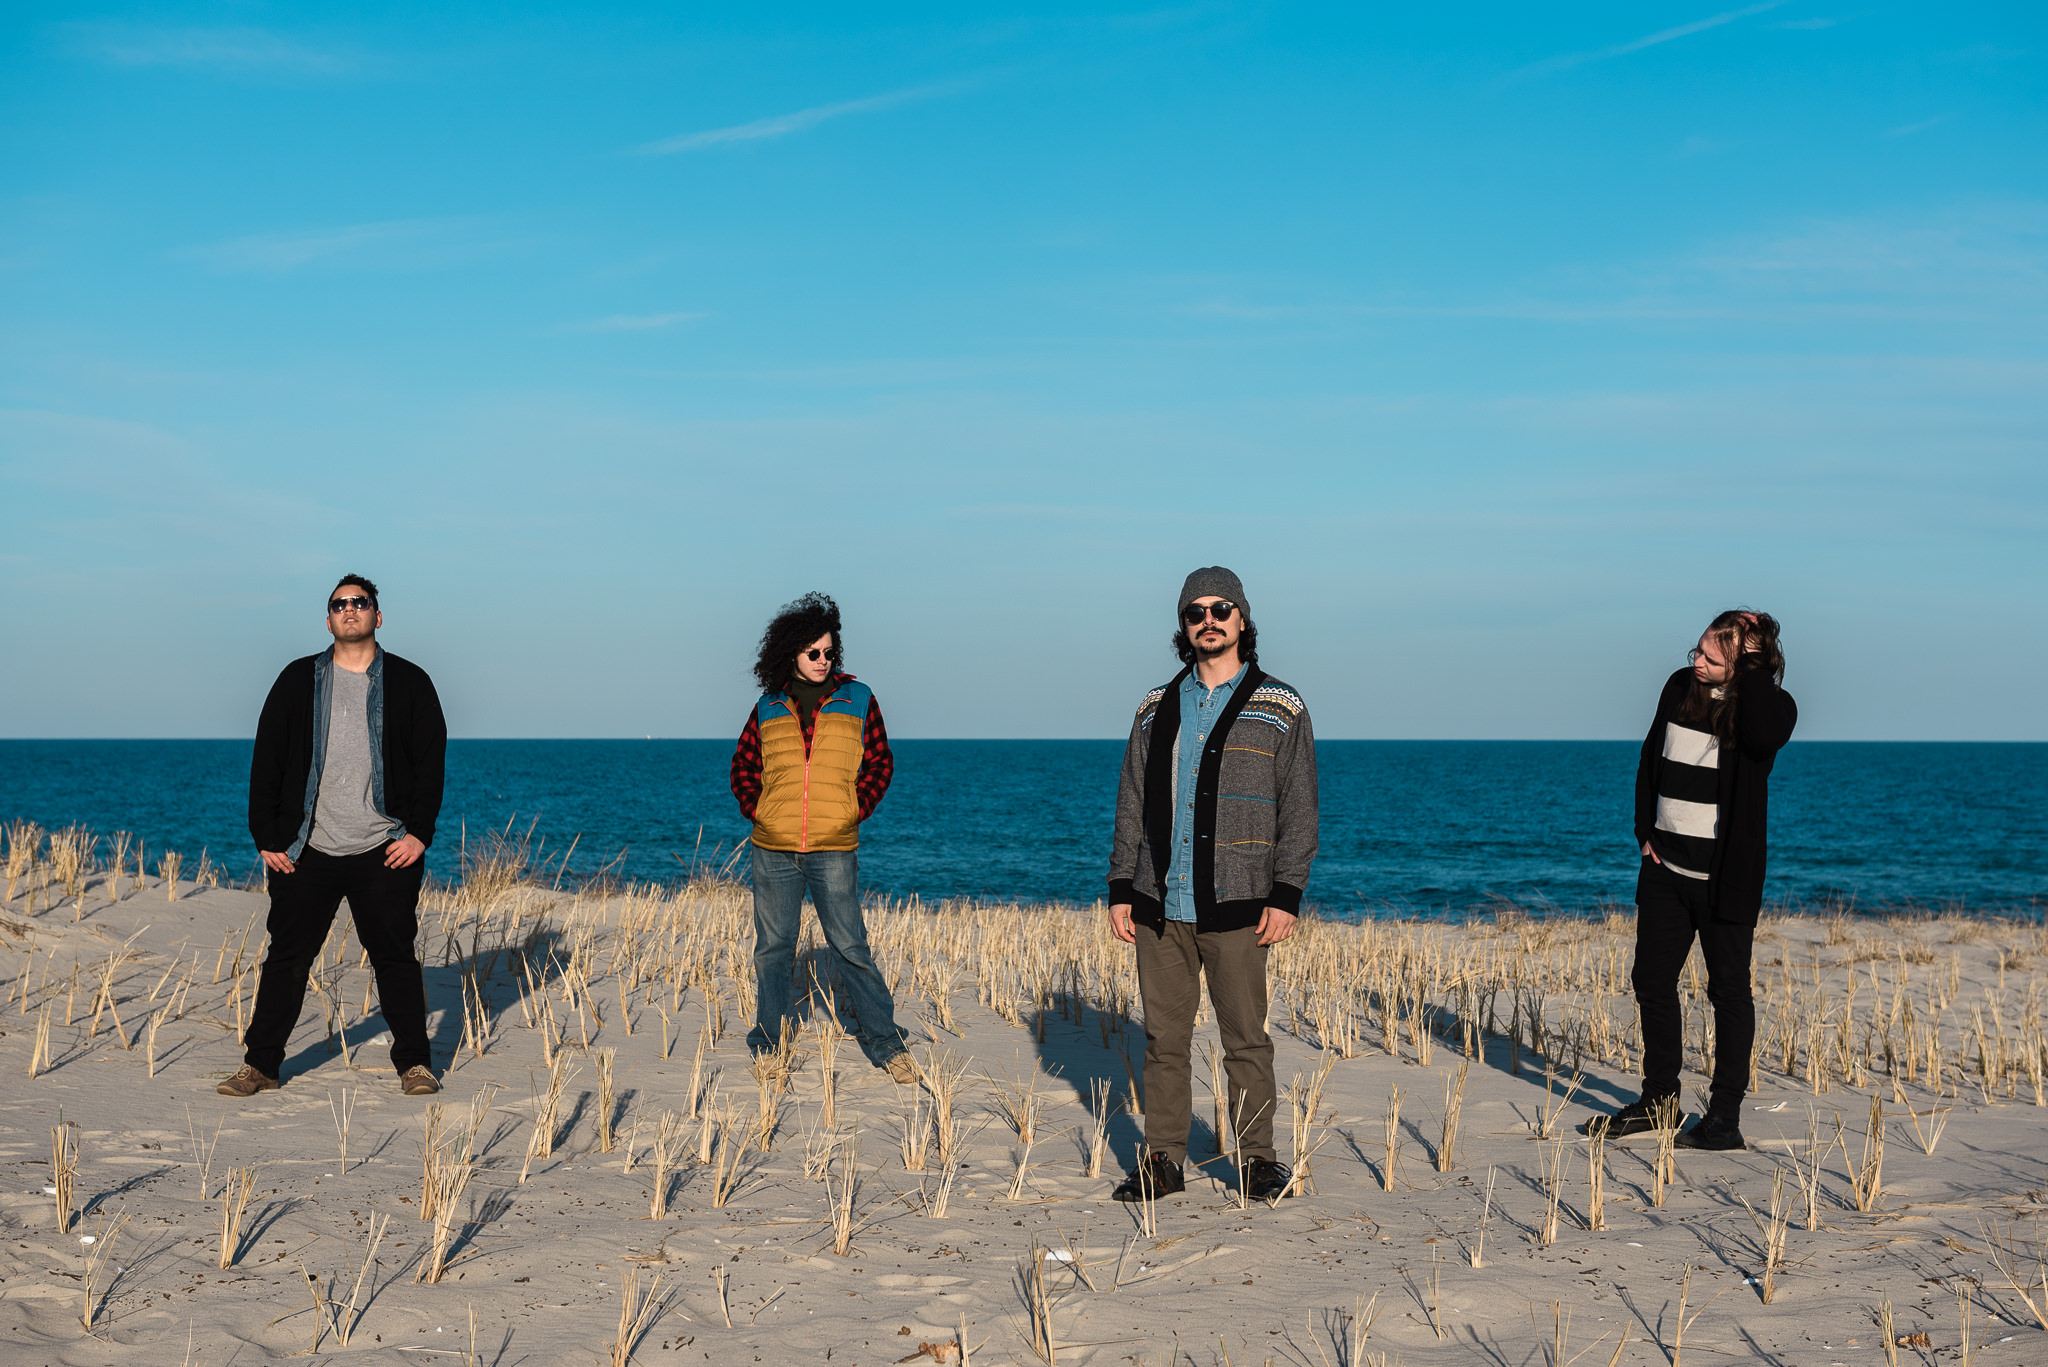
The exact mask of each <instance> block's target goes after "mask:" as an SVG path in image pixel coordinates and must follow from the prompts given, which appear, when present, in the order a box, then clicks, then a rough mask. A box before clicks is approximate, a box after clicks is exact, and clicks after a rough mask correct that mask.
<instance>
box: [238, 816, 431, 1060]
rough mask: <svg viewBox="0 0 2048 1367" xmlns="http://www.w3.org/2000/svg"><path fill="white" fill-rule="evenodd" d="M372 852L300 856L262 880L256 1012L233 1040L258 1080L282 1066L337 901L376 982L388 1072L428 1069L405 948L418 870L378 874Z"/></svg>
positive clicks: (420, 985)
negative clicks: (262, 939)
mask: <svg viewBox="0 0 2048 1367" xmlns="http://www.w3.org/2000/svg"><path fill="white" fill-rule="evenodd" d="M390 848H391V847H390V845H388V844H385V845H380V846H378V847H377V848H376V849H374V850H365V851H364V852H363V853H361V854H350V855H332V854H322V853H320V851H318V850H316V849H314V848H313V847H312V846H310V845H309V846H307V847H306V850H305V852H304V853H303V854H301V855H300V856H299V858H298V861H297V867H296V868H295V869H294V870H293V871H292V872H291V873H272V874H271V875H270V919H269V920H268V921H267V922H265V928H266V929H268V930H269V931H270V952H269V953H267V954H265V955H264V956H263V976H262V977H261V978H260V979H259V980H258V982H257V986H256V1011H255V1014H254V1015H253V1016H251V1018H250V1020H249V1029H248V1033H247V1034H245V1035H244V1036H243V1037H242V1044H243V1048H244V1050H245V1052H244V1054H243V1056H242V1057H243V1062H245V1063H247V1064H248V1065H249V1066H250V1067H252V1068H255V1069H257V1070H258V1071H259V1072H261V1073H263V1074H264V1076H266V1077H276V1076H277V1075H278V1069H280V1068H282V1067H283V1066H284V1052H285V1046H286V1045H287V1044H288V1043H290V1041H291V1035H292V1027H293V1026H295V1025H297V1024H298V1023H299V1011H300V1010H301V1009H302V1008H303V1007H304V1006H305V1004H306V975H307V973H308V972H310V971H311V969H312V967H313V960H314V959H315V958H316V957H318V955H319V953H320V946H321V944H322V943H324V942H325V941H326V939H327V931H328V928H329V927H330V926H332V925H333V924H334V913H335V911H336V910H337V909H338V908H339V907H340V906H341V900H342V898H344V897H346V898H347V899H348V909H349V914H350V916H352V917H353V918H354V919H355V925H356V939H358V940H360V941H361V942H362V945H363V948H364V949H366V950H368V951H369V953H370V967H371V968H372V969H374V970H375V971H376V974H377V1004H378V1006H379V1007H380V1008H381V1009H382V1010H383V1013H384V1024H385V1026H386V1027H387V1028H388V1029H389V1030H390V1031H391V1066H392V1067H394V1068H396V1069H397V1070H398V1071H399V1072H401V1073H402V1072H404V1071H405V1070H406V1069H408V1068H410V1067H412V1066H414V1065H415V1064H424V1065H425V1066H427V1067H429V1068H431V1067H432V1066H433V1062H434V1059H433V1051H432V1049H431V1048H430V1047H429V1045H428V1043H427V985H426V980H425V979H424V978H423V977H422V975H421V973H420V961H419V957H418V956H417V955H416V954H415V953H414V952H413V940H414V938H415V937H416V936H417V935H418V934H419V916H418V911H419V904H420V881H421V879H423V878H424V877H425V876H426V867H427V861H426V860H425V859H418V860H415V861H414V862H413V863H412V865H411V866H410V867H409V868H403V869H387V868H385V867H384V854H385V851H387V850H389V849H390Z"/></svg>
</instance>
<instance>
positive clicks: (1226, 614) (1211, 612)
mask: <svg viewBox="0 0 2048 1367" xmlns="http://www.w3.org/2000/svg"><path fill="white" fill-rule="evenodd" d="M1236 611H1237V604H1235V603H1233V602H1231V601H1229V600H1228V599H1225V600H1224V601H1223V602H1220V603H1190V604H1188V605H1187V606H1186V607H1184V608H1182V609H1181V610H1180V619H1181V621H1183V622H1186V623H1187V624H1188V625H1189V626H1195V625H1197V624H1199V623H1200V622H1201V620H1202V619H1203V618H1204V617H1214V618H1215V619H1216V620H1217V621H1219V622H1227V621H1229V620H1230V616H1231V614H1232V613H1234V612H1236Z"/></svg>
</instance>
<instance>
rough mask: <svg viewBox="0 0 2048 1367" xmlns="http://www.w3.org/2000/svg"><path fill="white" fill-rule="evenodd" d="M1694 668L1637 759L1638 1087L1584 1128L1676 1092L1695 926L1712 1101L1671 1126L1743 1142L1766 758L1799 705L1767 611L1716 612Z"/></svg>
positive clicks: (1670, 697) (1613, 1121) (1664, 705)
mask: <svg viewBox="0 0 2048 1367" xmlns="http://www.w3.org/2000/svg"><path fill="white" fill-rule="evenodd" d="M1691 662H1692V663H1691V668H1689V669H1681V670H1679V671H1678V672H1676V673H1674V674H1673V675H1672V676H1671V677H1670V678H1669V679H1667V680H1665V681H1664V691H1663V693H1662V694H1661V695H1660V696H1659V697H1658V699H1657V712H1656V716H1655V717H1654V719H1653V720H1652V721H1651V723H1650V733H1649V735H1648V736H1647V737H1645V738H1644V740H1643V750H1642V757H1641V759H1640V761H1639V762H1638V764H1637V767H1636V803H1635V807H1636V812H1635V835H1636V843H1637V844H1638V846H1639V847H1640V849H1641V858H1642V867H1641V870H1640V871H1639V873H1638V874H1637V881H1636V964H1635V973H1634V979H1633V981H1634V986H1635V993H1636V1007H1637V1010H1638V1011H1639V1013H1640V1014H1641V1017H1642V1024H1643V1094H1642V1096H1641V1097H1640V1098H1639V1099H1638V1100H1636V1101H1633V1102H1631V1103H1629V1104H1628V1105H1627V1106H1624V1107H1622V1108H1621V1110H1620V1111H1619V1112H1617V1113H1616V1114H1615V1115H1613V1116H1612V1117H1608V1116H1596V1117H1594V1118H1593V1119H1592V1120H1589V1121H1587V1122H1586V1123H1585V1124H1584V1125H1582V1126H1580V1129H1581V1130H1582V1131H1583V1132H1585V1133H1587V1134H1592V1133H1595V1132H1599V1131H1605V1133H1606V1134H1607V1135H1608V1136H1609V1137H1610V1138H1615V1139H1622V1138H1626V1137H1628V1136H1629V1135H1632V1134H1641V1133H1643V1132H1644V1131H1646V1130H1651V1129H1655V1128H1656V1127H1657V1125H1658V1119H1657V1114H1658V1111H1659V1110H1660V1108H1662V1107H1663V1106H1667V1105H1671V1106H1675V1105H1677V1104H1678V1094H1679V1091H1678V1073H1679V1067H1680V1065H1681V1063H1682V1061H1683V1058H1684V1029H1685V1024H1684V1017H1683V1014H1682V1012H1681V1009H1680V1007H1679V1003H1678V976H1679V974H1680V972H1681V971H1682V970H1683V969H1684V967H1685V960H1686V956H1687V955H1688V954H1690V953H1691V952H1692V943H1693V939H1694V937H1695V936H1697V937H1698V939H1699V942H1700V953H1701V957H1703V958H1704V959H1705V960H1706V964H1707V1000H1708V1001H1709V1003H1711V1004H1712V1006H1713V1008H1714V1076H1713V1083H1712V1086H1711V1088H1710V1090H1709V1092H1708V1103H1707V1111H1706V1114H1705V1115H1703V1116H1701V1117H1700V1118H1699V1119H1698V1120H1697V1121H1695V1122H1694V1124H1693V1127H1692V1128H1691V1129H1690V1130H1687V1131H1686V1132H1685V1133H1684V1134H1682V1135H1680V1136H1679V1138H1678V1142H1679V1144H1681V1145H1682V1146H1684V1147H1686V1148H1694V1149H1739V1148H1741V1147H1742V1146H1743V1145H1742V1098H1743V1094H1744V1093H1745V1092H1746V1091H1747V1090H1748V1087H1749V1069H1750V1057H1749V1056H1750V1052H1751V1046H1752V1045H1753V1044H1754V1042H1755V1040H1756V1004H1755V1001H1754V999H1753V997H1752V996H1751V994H1750V981H1749V971H1750V970H1749V963H1750V950H1751V945H1752V942H1753V941H1754V939H1755V936H1756V921H1757V914H1758V913H1759V912H1760V911H1761V910H1762V909H1763V900H1764V866H1765V861H1766V858H1767V855H1768V853H1769V849H1768V825H1769V798H1770V778H1771V766H1772V764H1773V763H1774V762H1775V761H1776V759H1777V755H1778V751H1779V750H1781V749H1783V748H1784V746H1785V743H1786V742H1787V741H1789V740H1790V739H1792V728H1793V727H1794V726H1795V725H1797V724H1798V721H1799V708H1798V707H1797V705H1796V704H1794V703H1793V701H1792V695H1791V694H1790V693H1787V692H1786V691H1785V690H1784V688H1783V687H1782V686H1781V685H1782V683H1783V681H1784V677H1785V655H1784V652H1783V651H1782V650H1781V649H1780V648H1779V645H1778V623H1777V621H1776V620H1775V619H1773V618H1772V617H1771V616H1770V614H1768V613H1763V612H1750V611H1746V610H1739V609H1738V610H1733V611H1729V612H1724V613H1722V614H1721V615H1720V616H1718V617H1716V618H1715V619H1714V620H1713V622H1712V623H1711V624H1710V625H1709V626H1708V627H1707V630H1706V632H1705V633H1704V634H1702V635H1701V637H1700V642H1699V645H1698V646H1697V647H1696V648H1695V649H1694V650H1693V652H1692V656H1691Z"/></svg>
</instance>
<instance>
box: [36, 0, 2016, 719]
mask: <svg viewBox="0 0 2048 1367" xmlns="http://www.w3.org/2000/svg"><path fill="white" fill-rule="evenodd" d="M1724 3H1732V0H1648V2H1647V3H1643V2H1639V3H1631V4H1612V5H1576V6H1563V7H1558V6H1529V5H1520V4H1515V5H1508V4H1480V5H1473V6H1431V5H1420V6H1401V7H1388V6H1373V5H1321V6H1316V5H1282V4H1273V5H1256V4H1243V5H1238V4H1227V3H1225V4H1196V5H1190V6H1186V7H1172V6H1170V5H1167V6H1161V7H1152V6H1149V5H1137V6H1133V7H1130V8H1125V9H1117V8H1114V7H1112V6H1103V7H1088V6H1081V5H1075V6H1066V7H1060V6H1041V7H1031V8H1026V7H1015V8H1005V7H998V6H994V5H987V6H963V5H954V4H944V5H928V6H909V5H896V6H891V5H879V4H878V5H846V4H830V5H810V6H804V5H794V6H776V7H768V6H759V5H724V6H705V5H695V6H681V5H646V6H640V7H632V6H624V5H612V6H591V5H577V6H573V7H571V6H559V7H548V6H534V5H521V4H516V3H493V4H489V5H432V6H422V5H417V4H406V5H389V4H378V3H362V4H356V5H350V6H282V5H268V4H263V3H256V2H254V0H249V2H246V3H221V4H175V3H167V4H159V5H148V6H128V7H124V6H122V5H120V4H118V3H113V4H106V5H96V6H91V7H82V6H81V7H70V6H64V5H18V6H10V7H8V8H7V10H6V11H5V14H4V17H0V70H4V72H5V77H4V79H0V594H4V599H0V601H4V603H5V614H4V620H5V623H6V635H5V639H6V641H7V650H6V651H5V652H4V667H0V734H4V735H15V736H109V735H110V736H124V735H126V736H182V735H239V734H246V733H248V732H249V731H250V730H252V729H253V724H254V718H255V711H256V708H257V706H258V705H259V703H260V701H261V698H262V695H263V692H264V690H265V689H266V688H267V687H268V685H269V681H270V680H271V678H272V677H273V676H274V675H275V672H276V670H277V669H278V668H280V667H281V666H282V665H283V663H284V662H285V661H286V660H287V659H289V658H291V657H292V656H294V655H300V654H308V653H311V652H312V651H314V650H317V649H319V648H321V647H322V646H323V645H324V644H325V643H326V638H325V636H324V634H323V632H322V612H323V604H324V601H325V597H326V594H327V592H328V589H329V587H330V586H331V584H332V582H333V580H334V579H335V578H336V577H337V576H338V575H339V574H340V573H342V572H344V571H359V572H362V573H366V574H368V575H370V576H371V577H372V578H374V579H376V580H378V581H379V582H380V585H381V587H382V589H383V594H384V603H385V608H386V627H385V632H384V636H383V640H384V642H385V644H386V646H387V647H388V648H390V649H392V650H395V651H397V652H398V653H400V654H403V655H405V656H407V657H409V658H412V659H414V660H416V661H418V662H420V663H422V664H424V665H425V666H426V667H427V668H428V669H429V670H430V671H431V672H432V673H433V674H434V676H435V678H436V680H437V682H438V683H439V685H440V688H441V691H442V694H443V697H444V700H445V701H446V703H447V706H448V710H449V713H450V721H451V724H452V726H453V729H454V730H455V732H456V734H458V735H471V736H584V735H591V736H618V735H641V734H654V735H661V736H699V735H701V736H725V735H731V734H734V733H736V732H737V730H738V728H739V725H740V722H741V721H742V719H743V714H744V711H745V708H746V706H747V704H748V701H749V699H750V696H751V690H750V686H749V683H748V679H747V666H748V663H749V661H750V658H751V654H752V647H753V642H754V639H755V637H756V636H757V634H758V632H759V630H760V627H761V625H762V623H763V622H764V621H765V620H766V618H767V616H768V615H769V614H770V613H771V612H772V611H773V609H774V608H775V607H776V606H777V605H778V604H779V603H781V602H783V601H785V600H787V599H789V598H791V597H793V596H795V595H796V594H798V593H800V592H802V591H804V590H807V589H811V588H821V589H825V590H827V591H829V592H832V593H834V594H835V595H837V597H838V598H839V601H840V602H841V604H842V606H843V608H844V609H845V612H846V614H847V621H848V635H849V640H848V645H849V659H848V663H849V666H850V667H851V668H852V669H853V670H854V671H855V672H856V673H858V674H860V675H861V676H862V677H863V678H865V679H867V680H868V681H870V682H871V683H873V684H874V685H875V686H876V688H877V690H878V692H879V694H880V696H881V698H882V700H883V704H884V707H885V709H886V711H887V712H888V715H889V719H890V728H891V731H892V732H893V733H894V734H897V735H900V736H1110V735H1121V734H1123V732H1124V730H1125V729H1126V727H1127V726H1128V724H1129V717H1130V712H1131V708H1132V706H1133V705H1134V703H1135V701H1136V699H1137V696H1138V694H1139V693H1140V692H1141V691H1142V690H1143V689H1144V688H1145V687H1146V686H1148V685H1149V684H1151V683H1154V682H1157V681H1159V680H1161V679H1163V678H1165V677H1166V676H1167V675H1168V674H1170V672H1171V671H1172V669H1173V668H1174V667H1175V664H1174V661H1173V659H1172V656H1171V654H1170V652H1169V651H1168V649H1167V644H1166V642H1167V638H1168V636H1169V634H1170V632H1171V630H1172V622H1171V614H1172V610H1173V605H1174V594H1175V592H1176V590H1177V588H1178V585H1179V582H1180V579H1181V576H1182V575H1183V574H1184V573H1185V572H1186V571H1187V570H1188V569H1190V568H1192V567H1194V566H1196V565H1201V564H1208V563H1213V562H1221V563H1224V564H1227V565H1230V566H1233V567H1234V568H1236V569H1237V570H1238V571H1239V572H1240V573H1241V574H1242V575H1243V577H1244V581H1245V584H1246V594H1247V597H1248V598H1249V599H1250V600H1251V607H1252V611H1253V615H1254V618H1255V620H1256V621H1257V622H1258V623H1259V626H1260V631H1261V648H1262V655H1263V662H1264V663H1265V665H1266V666H1267V668H1269V669H1270V670H1271V671H1273V672H1274V673H1276V674H1278V675H1279V676H1281V677H1282V678H1285V679H1286V680H1288V681H1289V682H1291V683H1293V684H1294V685H1295V686H1296V687H1297V688H1299V689H1300V690H1301V691H1302V692H1303V693H1304V694H1305V695H1306V696H1307V698H1308V701H1309V704H1310V707H1311V709H1312V711H1313V712H1314V714H1315V717H1316V724H1317V729H1318V732H1319V734H1322V735H1325V736H1330V737H1346V736H1393V737H1560V736H1562V737H1620V736H1630V735H1640V734H1641V730H1642V728H1643V726H1644V724H1645V723H1646V722H1647V720H1648V715H1649V710H1650V706H1651V704H1652V702H1653V700H1654V695H1655V691H1656V689H1657V686H1658V684H1659V682H1660V681H1661V679H1662V678H1663V676H1664V674H1665V673H1666V672H1667V671H1668V670H1670V669H1672V668H1675V667H1677V666H1678V665H1680V664H1681V663H1682V662H1683V655H1684V651H1685V650H1686V648H1687V647H1688V646H1690V645H1691V644H1692V641H1693V639H1694V637H1695V636H1696V635H1697V634H1698V632H1699V630H1700V628H1701V627H1702V626H1703V625H1704V624H1705V622H1706V620H1707V619H1708V618H1709V617H1710V616H1711V615H1712V614H1713V613H1714V612H1715V611H1716V610H1718V609H1720V608H1722V607H1725V606H1729V605H1732V604H1736V603H1746V604H1753V605H1756V606H1760V607H1764V608H1767V609H1769V610H1770V611H1772V612H1774V613H1776V614H1777V615H1778V616H1779V617H1781V618H1782V619H1783V621H1784V623H1785V627H1786V644H1787V649H1788V654H1789V656H1790V658H1791V670H1790V674H1789V677H1788V685H1789V686H1790V687H1791V688H1792V690H1793V691H1794V693H1795V694H1797V696H1798V697H1799V699H1800V702H1801V706H1802V713H1803V717H1802V726H1801V735H1802V736H1803V737H1806V738H1810V739H1827V738H1835V739H1841V738H1852V739H1853V738H1867V739H1949V738H1981V739H2031V740H2040V739H2048V711H2044V708H2043V706H2042V697H2043V694H2044V689H2043V686H2042V683H2041V679H2042V676H2043V674H2044V668H2048V608H2044V601H2048V552H2044V547H2048V537H2044V532H2048V516H2044V514H2048V364H2044V359H2048V331H2044V322H2048V176H2044V170H2048V100H2044V94H2048V90H2044V82H2043V79H2042V77H2043V71H2044V43H2048V9H2044V8H2043V7H2041V6H2038V5H2023V4H2011V3H2007V4H1994V5H1985V4H1969V3H1943V4H1934V3H1918V4H1909V3H1885V2H1884V0H1879V3H1875V4H1871V3H1851V4H1844V5H1837V4H1834V3H1832V0H1782V3H1763V4H1754V5H1740V4H1737V5H1735V6H1734V7H1733V8H1728V9H1716V8H1714V6H1715V5H1717V4H1724Z"/></svg>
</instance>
